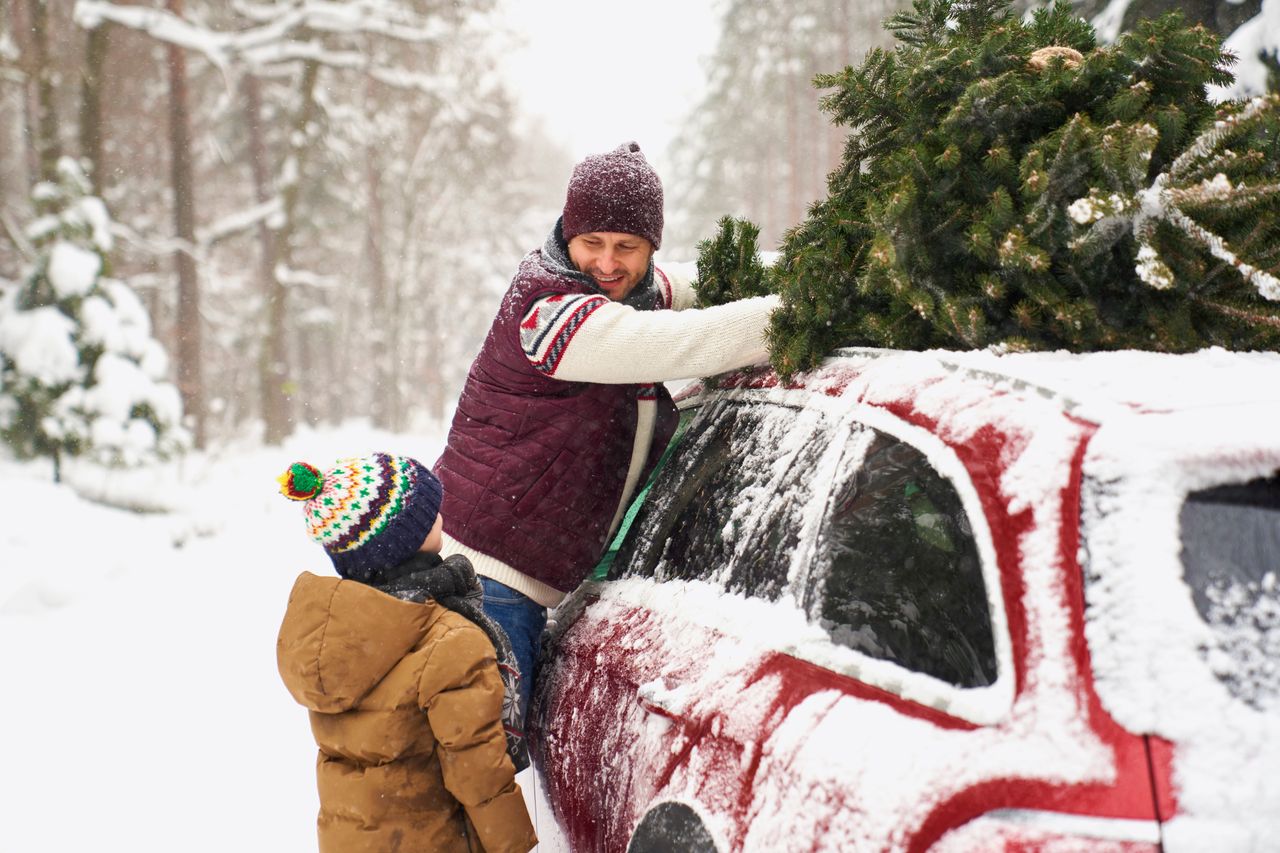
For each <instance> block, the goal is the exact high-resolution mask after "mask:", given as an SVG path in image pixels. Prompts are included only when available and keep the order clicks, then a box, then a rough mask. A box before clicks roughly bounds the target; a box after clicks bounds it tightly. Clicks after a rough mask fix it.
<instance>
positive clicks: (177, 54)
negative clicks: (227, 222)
mask: <svg viewBox="0 0 1280 853" xmlns="http://www.w3.org/2000/svg"><path fill="white" fill-rule="evenodd" d="M165 6H166V8H167V9H168V10H169V11H170V12H171V13H173V14H174V15H176V16H178V17H182V0H165ZM167 50H168V61H169V148H170V158H171V165H172V172H173V222H174V231H175V232H176V236H177V237H178V239H179V240H181V241H183V242H185V243H186V244H187V246H188V247H187V248H183V249H179V250H178V251H177V252H175V253H174V260H175V262H176V263H177V267H178V313H177V326H178V329H177V335H176V337H177V341H178V390H179V391H180V392H181V393H182V405H183V408H184V409H185V410H186V413H187V416H188V417H189V418H190V419H191V421H192V423H193V424H194V437H195V444H196V447H198V448H202V447H204V445H205V413H204V383H203V379H202V377H201V370H200V367H201V365H200V282H199V278H198V276H197V271H196V262H195V258H194V257H192V255H191V251H190V250H189V249H190V248H191V247H194V246H195V236H196V234H195V231H196V229H195V219H196V216H195V198H194V195H195V185H194V181H193V178H192V169H191V115H190V112H189V110H188V106H187V100H188V95H187V58H186V54H184V53H183V49H182V48H181V47H178V46H177V45H172V44H171V45H169V47H168V48H167Z"/></svg>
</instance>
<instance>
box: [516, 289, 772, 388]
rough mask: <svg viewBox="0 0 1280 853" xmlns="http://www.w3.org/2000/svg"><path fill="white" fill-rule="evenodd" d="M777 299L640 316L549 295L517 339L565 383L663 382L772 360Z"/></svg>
mask: <svg viewBox="0 0 1280 853" xmlns="http://www.w3.org/2000/svg"><path fill="white" fill-rule="evenodd" d="M778 304H779V300H778V297H777V296H758V297H755V298H754V299H743V300H739V301H737V302H730V303H727V304H725V305H716V306H713V307H711V308H690V309H688V310H685V311H637V310H635V309H634V308H631V307H630V306H627V305H623V304H621V303H617V302H611V301H609V299H608V298H607V297H604V296H550V297H545V298H543V299H540V300H537V301H536V302H534V303H533V304H532V305H531V306H530V307H529V310H528V311H527V312H526V313H525V316H524V320H523V322H522V323H521V326H520V340H521V345H522V346H523V348H524V353H525V357H526V358H528V359H529V362H530V363H531V364H533V365H534V367H536V368H537V369H538V370H540V371H542V372H543V373H546V374H547V375H548V376H552V377H554V378H556V379H563V380H565V381H566V382H602V383H607V384H623V383H633V382H636V383H638V382H665V381H668V380H674V379H691V378H695V377H699V376H710V375H712V374H716V373H722V372H724V371H726V370H733V369H734V368H738V367H745V366H747V365H750V364H760V363H762V362H764V361H767V360H768V357H769V352H768V349H767V347H766V345H765V330H766V329H767V328H768V325H769V317H770V315H771V314H772V313H773V310H774V309H775V308H777V306H778Z"/></svg>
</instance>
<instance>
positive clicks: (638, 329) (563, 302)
mask: <svg viewBox="0 0 1280 853" xmlns="http://www.w3.org/2000/svg"><path fill="white" fill-rule="evenodd" d="M662 221H663V209H662V182H661V181H660V180H659V179H658V175H657V173H655V172H654V171H653V169H652V168H651V167H650V166H649V163H648V162H647V161H646V160H645V158H644V155H643V154H641V153H640V146H639V145H637V144H636V143H634V142H631V143H627V144H625V145H622V146H620V147H618V148H617V149H616V150H614V151H611V152H609V153H607V154H599V155H595V156H591V157H588V158H586V159H585V160H583V161H582V162H581V163H579V164H578V165H577V166H576V167H575V168H574V170H573V176H572V177H571V178H570V181H569V187H568V190H567V192H566V194H565V204H564V211H563V214H562V216H561V217H560V220H559V221H557V222H556V224H555V227H554V228H552V230H551V234H550V235H549V236H548V237H547V240H546V242H545V243H544V244H543V246H542V248H541V249H537V250H534V251H533V252H530V253H529V254H528V255H527V256H525V258H524V260H523V261H522V262H521V264H520V267H519V269H518V270H517V271H516V275H515V278H514V279H513V280H512V282H511V286H510V288H509V289H508V290H507V293H506V295H505V296H504V297H503V300H502V304H501V306H500V307H499V309H498V314H497V317H496V318H495V319H494V321H493V326H492V327H491V328H490V330H489V335H488V337H487V338H486V339H485V342H484V345H483V347H482V348H481V350H480V353H479V355H477V356H476V359H475V362H474V363H473V364H472V365H471V372H470V374H469V375H468V377H467V383H466V387H465V388H464V389H463V392H462V397H461V399H460V400H459V401H458V408H457V412H456V414H455V415H454V419H453V425H452V427H451V428H450V430H449V439H448V443H447V445H446V447H445V451H444V454H443V455H442V456H441V457H440V460H439V461H438V462H437V463H436V465H435V466H434V467H435V471H436V474H437V475H438V476H439V477H440V479H441V481H442V482H443V484H444V504H443V506H442V508H441V516H442V517H443V518H444V519H445V523H444V548H443V550H442V552H441V553H442V554H444V555H445V556H448V555H450V554H465V555H466V556H467V557H469V558H470V560H471V562H472V564H473V565H474V566H475V569H476V574H478V575H480V576H481V583H482V585H483V587H484V609H485V611H486V613H488V614H489V616H491V617H492V618H493V619H494V620H496V621H497V622H498V623H499V624H500V625H502V626H503V628H504V629H505V630H506V632H507V634H508V636H509V637H510V638H511V644H512V647H513V650H514V651H515V654H516V658H517V659H518V661H519V664H520V669H521V676H522V679H521V681H522V685H523V688H524V701H525V703H526V704H527V702H528V696H529V692H530V690H531V689H532V685H533V680H534V678H535V668H536V664H537V654H538V645H539V637H540V636H541V633H542V630H543V628H544V626H545V625H546V619H547V608H548V607H554V606H555V605H556V604H558V603H559V602H560V601H561V599H563V598H564V596H565V595H566V594H567V593H568V592H569V591H571V590H572V589H573V588H574V587H576V586H577V585H578V584H579V583H581V582H582V580H583V579H584V578H585V577H586V576H587V574H588V573H589V572H590V571H591V569H592V567H593V566H594V565H595V564H596V562H597V561H598V560H599V559H600V557H601V555H602V554H603V553H604V549H605V547H606V545H607V544H608V542H609V538H610V537H611V536H612V535H613V533H614V531H615V530H616V529H617V527H618V524H619V522H620V520H621V518H622V514H623V512H624V510H625V508H626V506H627V503H628V502H629V501H630V500H631V497H632V495H633V494H634V493H635V491H636V488H637V486H639V485H640V484H641V483H643V482H644V479H645V478H646V477H647V476H648V474H649V472H650V471H652V470H653V467H654V465H655V464H656V462H657V460H658V457H659V456H661V455H662V451H663V449H664V448H665V447H666V445H667V442H668V441H669V440H670V439H671V435H672V433H673V432H674V430H675V424H676V420H677V417H676V409H675V405H674V404H673V403H672V401H671V395H670V394H669V393H668V392H667V390H666V388H665V387H664V386H663V385H662V383H663V382H664V381H667V380H673V379H686V378H691V377H697V376H708V375H711V374H715V373H720V372H722V371H725V370H731V369H733V368H736V367H743V366H746V365H749V364H756V363H759V362H762V361H764V360H766V358H767V357H768V353H767V350H766V348H765V334H764V333H765V328H766V327H767V326H768V322H769V315H770V314H771V313H772V311H773V310H774V309H775V308H776V307H777V304H778V301H777V297H775V296H766V297H757V298H755V299H744V300H742V301H740V302H735V303H731V304H728V305H719V306H715V307H710V308H697V307H695V305H694V302H695V298H694V293H693V289H692V288H691V286H690V284H689V282H688V281H685V280H683V279H682V278H680V277H679V276H676V275H669V274H667V273H665V272H663V271H662V270H661V269H658V268H657V267H655V266H654V263H653V253H654V252H655V251H656V250H657V249H658V248H659V246H660V245H661V244H662Z"/></svg>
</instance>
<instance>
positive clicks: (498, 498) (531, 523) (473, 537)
mask: <svg viewBox="0 0 1280 853" xmlns="http://www.w3.org/2000/svg"><path fill="white" fill-rule="evenodd" d="M656 274H657V273H656V272H655V275H656ZM589 292H590V291H588V290H587V287H586V285H584V284H581V283H579V282H575V281H573V280H571V279H568V278H565V277H563V276H560V275H557V274H555V273H554V272H553V271H551V270H549V269H547V268H546V267H545V266H544V265H543V263H542V253H541V251H535V252H531V253H530V254H529V255H527V256H526V257H525V258H524V260H523V261H522V262H521V264H520V268H519V270H518V271H517V272H516V276H515V280H514V281H512V283H511V287H510V288H509V289H508V290H507V293H506V296H504V297H503V300H502V304H501V306H500V307H499V308H498V316H497V317H496V318H495V319H494V321H493V326H492V327H491V328H490V329H489V335H488V337H487V338H486V339H485V342H484V346H483V347H481V349H480V354H479V355H477V356H476V359H475V361H474V362H473V363H472V365H471V371H470V373H469V374H468V375H467V382H466V386H465V387H464V388H463V391H462V397H461V398H460V399H459V401H458V408H457V411H456V412H455V413H454V417H453V424H452V426H451V427H450V429H449V440H448V444H447V445H446V446H445V450H444V454H443V455H442V456H441V457H440V459H439V461H437V462H436V465H435V473H436V475H437V476H439V477H440V480H441V482H442V483H443V484H444V502H443V504H442V505H441V508H440V511H441V514H442V515H443V516H444V530H445V532H446V533H448V534H449V535H450V536H452V537H453V538H454V539H456V540H457V541H459V542H461V543H462V544H463V545H466V546H467V547H468V548H473V549H475V550H477V551H479V552H481V553H482V554H487V555H488V556H490V557H493V558H495V559H497V560H501V561H502V562H504V563H506V564H507V565H508V566H511V567H512V568H513V569H516V570H517V571H519V572H521V573H522V574H525V575H528V576H529V577H532V578H536V579H537V580H539V581H542V582H543V583H545V584H547V585H548V586H551V587H554V588H555V589H558V590H560V591H561V592H569V591H570V590H572V589H573V588H574V587H576V586H577V585H578V584H579V583H581V582H582V580H583V579H584V578H585V577H586V576H587V573H588V572H590V571H591V569H592V568H593V567H594V566H595V564H596V563H597V562H598V561H599V559H600V557H601V555H602V554H603V553H604V549H605V546H606V545H607V544H608V542H607V541H606V538H607V537H608V535H609V524H610V522H612V521H613V516H614V514H615V513H616V511H617V509H618V503H619V501H621V499H622V490H623V488H624V486H625V481H626V476H627V469H628V468H629V467H630V465H631V454H632V447H633V445H634V442H635V437H636V405H637V398H639V397H640V396H641V395H643V394H650V395H651V394H654V393H655V392H656V395H657V402H658V405H657V418H656V421H655V428H654V436H653V445H652V447H651V448H650V452H649V458H648V460H647V462H646V464H645V469H644V471H643V472H642V475H641V480H640V483H642V484H643V482H644V479H645V478H647V477H648V476H649V473H650V472H651V471H652V470H653V467H654V465H655V464H656V463H657V460H658V458H659V457H660V456H661V455H662V451H663V449H664V448H665V447H666V445H667V442H668V441H670V440H671V436H672V434H673V433H674V432H675V426H676V421H677V414H676V408H675V404H674V403H672V401H671V395H670V394H669V393H668V392H667V390H666V388H665V387H664V386H663V385H661V383H659V384H657V385H656V387H655V386H653V385H606V384H598V383H589V382H565V381H563V380H559V379H553V378H551V377H550V376H547V375H545V374H544V373H542V372H540V371H539V370H538V369H537V368H535V367H534V366H533V365H532V364H530V362H529V359H528V358H527V357H526V356H525V354H524V350H523V349H522V348H521V344H520V321H521V319H522V318H523V317H524V315H525V313H526V311H527V310H528V308H529V305H530V304H531V303H532V302H533V301H534V300H536V299H539V298H541V297H544V296H550V295H554V294H559V293H564V294H587V293H589ZM658 300H659V304H658V305H657V306H656V307H664V306H663V305H662V304H661V296H659V297H658ZM620 357H621V356H620Z"/></svg>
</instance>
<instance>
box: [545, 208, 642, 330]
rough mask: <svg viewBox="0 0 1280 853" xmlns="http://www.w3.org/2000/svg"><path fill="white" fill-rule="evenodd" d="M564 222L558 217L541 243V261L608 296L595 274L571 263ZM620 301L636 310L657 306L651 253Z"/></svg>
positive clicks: (556, 271) (563, 274) (551, 268)
mask: <svg viewBox="0 0 1280 853" xmlns="http://www.w3.org/2000/svg"><path fill="white" fill-rule="evenodd" d="M563 224H564V221H563V217H562V218H560V219H557V220H556V224H555V226H554V227H553V228H552V229H551V233H550V234H548V235H547V240H546V242H545V243H543V244H542V262H543V264H544V265H546V267H547V268H548V269H550V270H551V271H552V272H553V273H555V274H556V275H559V276H563V277H564V278H568V279H572V280H573V281H577V282H581V283H582V284H585V285H586V286H587V288H588V289H589V290H590V291H591V292H592V293H598V294H600V295H601V296H608V294H607V293H605V292H604V291H603V290H601V289H600V287H599V285H597V284H596V280H595V279H594V278H592V277H591V276H589V275H587V274H586V273H584V272H579V271H578V268H577V267H575V266H574V265H573V261H572V260H571V259H570V258H569V244H568V243H567V242H566V241H565V239H564V230H563ZM622 304H623V305H630V306H631V307H632V308H634V309H636V310H637V311H652V310H654V309H655V308H657V307H658V286H657V285H656V284H655V283H654V280H653V255H652V254H650V255H649V268H648V269H647V270H645V273H644V278H642V279H640V281H639V282H637V283H636V286H635V287H634V288H632V289H631V292H630V293H628V294H627V296H626V298H625V299H623V300H622Z"/></svg>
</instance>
